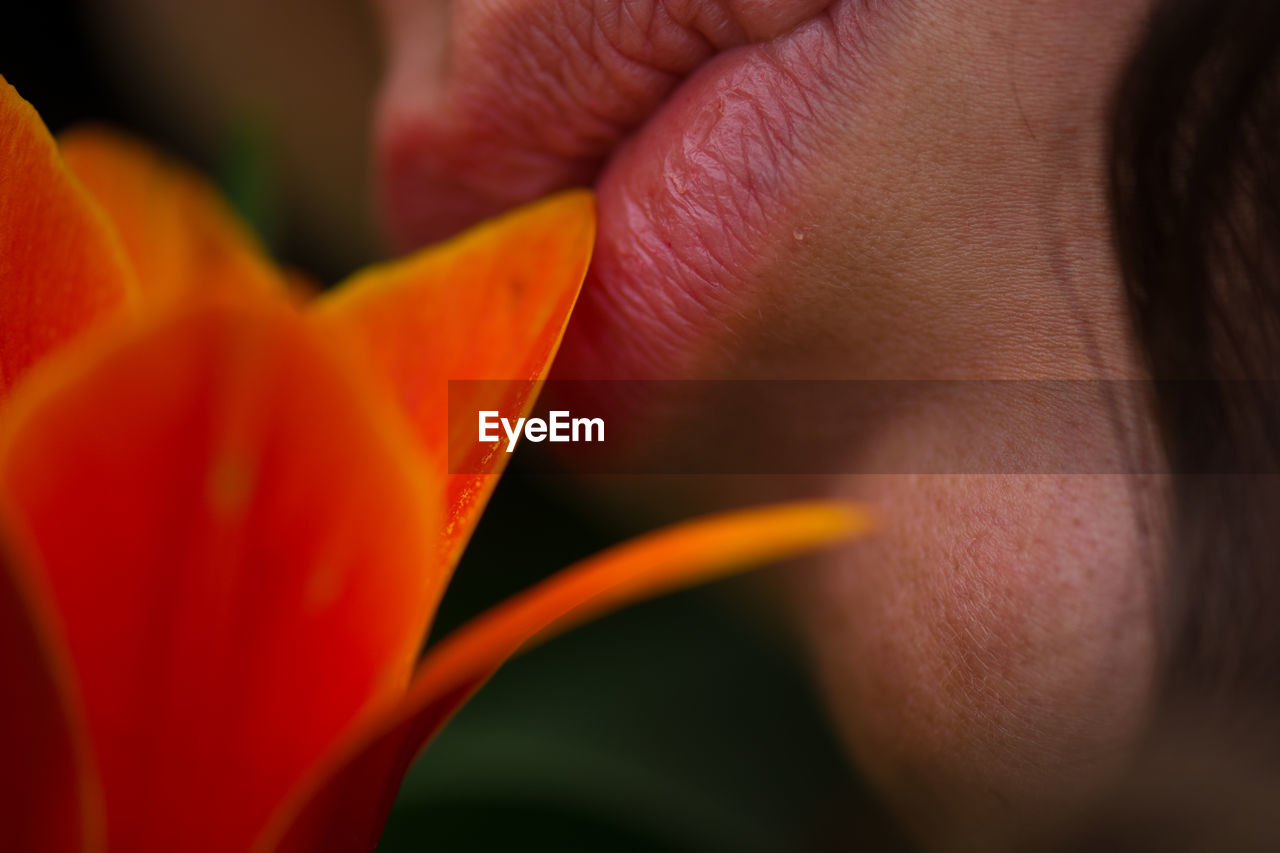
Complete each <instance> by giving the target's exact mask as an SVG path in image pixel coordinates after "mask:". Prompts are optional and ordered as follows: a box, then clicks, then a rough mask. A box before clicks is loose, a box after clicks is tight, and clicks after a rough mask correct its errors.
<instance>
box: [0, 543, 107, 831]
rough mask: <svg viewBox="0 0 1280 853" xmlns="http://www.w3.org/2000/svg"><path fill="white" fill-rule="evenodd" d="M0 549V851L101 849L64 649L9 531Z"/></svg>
mask: <svg viewBox="0 0 1280 853" xmlns="http://www.w3.org/2000/svg"><path fill="white" fill-rule="evenodd" d="M6 539H7V540H8V541H7V542H6V545H8V548H7V549H6V550H5V551H4V552H3V553H0V684H4V689H5V693H6V696H7V698H6V699H5V701H4V703H3V704H0V755H3V756H4V760H3V761H0V850H23V851H28V853H62V851H74V850H82V851H89V850H101V849H102V847H103V827H102V791H101V788H100V787H99V786H98V779H97V775H96V774H95V773H94V769H93V763H92V758H91V757H90V754H89V738H88V733H87V731H86V729H85V723H84V719H83V717H82V715H81V714H80V712H79V705H78V704H77V703H78V699H77V697H76V695H75V690H74V687H73V686H72V684H73V679H72V678H71V676H70V674H69V667H68V658H67V656H66V649H65V648H64V647H63V646H62V642H61V639H60V638H59V637H58V635H57V631H56V629H55V628H54V627H53V623H54V620H53V619H52V618H51V617H50V615H49V607H48V602H47V600H46V597H45V596H44V595H43V592H44V591H43V590H41V589H39V583H38V580H37V578H35V577H32V576H30V575H28V574H27V573H26V571H25V570H24V561H23V560H22V559H21V558H20V557H19V556H18V554H17V550H18V548H17V544H16V542H14V537H13V536H12V535H10V536H7V537H6Z"/></svg>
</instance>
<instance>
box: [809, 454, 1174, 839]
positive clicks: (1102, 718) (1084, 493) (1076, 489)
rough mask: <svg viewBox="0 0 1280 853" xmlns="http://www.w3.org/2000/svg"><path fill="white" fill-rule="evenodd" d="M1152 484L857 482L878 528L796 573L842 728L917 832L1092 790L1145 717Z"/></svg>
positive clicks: (1013, 826) (1127, 480) (931, 834)
mask: <svg viewBox="0 0 1280 853" xmlns="http://www.w3.org/2000/svg"><path fill="white" fill-rule="evenodd" d="M1150 489H1151V484H1149V483H1143V482H1142V481H1141V480H1140V479H1139V478H1137V477H1133V476H1127V475H1093V476H1065V475H1062V476H1059V475H1052V476H1050V475H1022V476H1014V475H972V476H966V477H953V476H942V475H935V476H929V477H908V476H895V477H882V478H861V479H850V480H849V481H847V483H846V491H847V492H849V493H852V494H853V495H855V496H856V497H857V498H858V499H861V500H869V501H871V502H872V503H873V504H874V505H876V506H877V507H878V508H880V511H881V512H882V514H883V517H884V519H885V528H884V530H883V531H882V533H881V534H880V535H879V536H877V537H876V538H875V539H873V540H871V541H869V542H867V543H865V544H860V545H858V546H857V547H856V548H851V549H848V550H846V551H844V552H841V553H839V554H837V555H835V556H833V557H832V558H831V559H829V561H828V562H827V563H826V564H824V565H820V566H817V567H815V568H814V569H813V570H811V571H809V572H807V573H797V574H796V575H795V576H793V578H792V579H791V583H792V584H793V586H794V591H795V592H796V593H797V595H796V597H795V600H796V602H797V605H798V615H799V617H800V620H801V622H802V624H803V625H804V628H805V630H806V631H807V634H808V638H809V640H810V642H811V644H812V647H813V649H814V651H815V657H816V660H817V664H818V670H819V674H820V677H821V681H822V683H823V685H824V687H825V690H826V692H827V695H828V699H829V705H830V707H831V711H832V714H833V717H834V720H835V723H836V726H837V729H838V730H839V732H840V734H841V735H842V737H843V738H844V740H845V741H846V743H847V745H848V746H849V748H850V750H851V752H852V753H853V754H854V755H855V756H856V758H857V759H858V760H859V763H860V765H861V766H862V767H863V769H864V771H865V772H866V773H867V774H868V776H869V777H870V778H871V780H872V781H873V783H875V785H876V786H877V788H878V789H879V790H880V791H881V792H882V793H883V794H884V795H885V797H886V798H887V800H888V802H889V803H890V805H891V806H892V807H893V808H894V810H895V811H897V812H898V813H899V814H900V816H901V817H902V818H903V820H904V822H905V823H906V825H907V826H908V828H910V829H911V830H912V831H914V832H917V833H919V834H921V835H922V836H923V837H924V838H926V839H929V840H931V841H934V842H941V843H942V846H952V845H956V846H965V845H966V844H977V845H981V846H982V847H985V846H987V845H993V844H1002V843H1007V842H1010V841H1012V840H1016V837H1017V835H1018V834H1019V833H1020V832H1022V831H1024V830H1026V829H1027V827H1029V826H1032V825H1035V824H1037V823H1038V822H1039V821H1042V820H1052V819H1053V818H1054V817H1055V816H1061V815H1062V814H1064V813H1066V811H1067V810H1069V809H1071V808H1073V807H1075V806H1078V805H1080V804H1081V803H1082V802H1083V801H1084V800H1085V799H1087V798H1088V797H1089V796H1090V795H1091V793H1093V792H1094V791H1096V789H1097V788H1098V786H1100V785H1102V784H1104V783H1105V782H1106V780H1107V779H1108V778H1109V776H1110V775H1111V774H1112V773H1113V772H1115V771H1116V770H1117V769H1118V766H1119V763H1120V762H1122V761H1123V760H1124V758H1125V756H1126V752H1127V750H1128V749H1129V748H1130V747H1132V746H1133V745H1134V742H1135V740H1136V738H1137V735H1138V732H1139V729H1140V727H1141V725H1142V721H1143V717H1144V710H1145V706H1146V701H1147V698H1148V691H1149V687H1150V684H1151V672H1152V666H1153V652H1152V624H1151V619H1152V616H1151V596H1150V592H1151V588H1152V585H1153V583H1154V582H1155V578H1153V572H1152V571H1151V570H1150V569H1149V568H1147V567H1148V566H1150V565H1154V564H1155V555H1153V554H1151V553H1150V552H1149V548H1148V546H1147V544H1146V537H1145V536H1144V535H1142V534H1140V533H1139V532H1138V531H1139V529H1140V528H1141V524H1140V523H1139V520H1140V518H1142V517H1143V516H1145V515H1146V514H1147V510H1145V509H1143V508H1142V503H1143V502H1144V501H1145V500H1146V498H1144V497H1143V495H1145V494H1148V493H1149V491H1150Z"/></svg>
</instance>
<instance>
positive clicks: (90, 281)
mask: <svg viewBox="0 0 1280 853" xmlns="http://www.w3.org/2000/svg"><path fill="white" fill-rule="evenodd" d="M135 290H136V287H135V285H134V282H133V275H132V272H131V271H130V269H129V264H128V261H127V260H126V259H125V256H124V252H123V249H122V248H121V246H120V241H119V239H118V238H117V236H116V235H115V233H114V232H113V231H112V230H111V226H110V224H109V223H108V222H107V220H106V218H105V217H104V216H103V215H102V211H101V210H100V209H99V208H98V207H97V205H96V204H94V202H93V200H92V199H91V198H90V197H89V195H88V194H87V193H86V192H85V191H84V189H83V187H81V186H80V184H79V182H78V181H76V179H75V178H74V177H73V176H72V174H71V173H70V172H69V171H68V170H67V168H66V165H65V164H64V163H63V162H62V159H61V158H60V157H59V156H58V149H57V146H56V145H55V144H54V142H53V137H51V136H50V135H49V131H48V130H46V129H45V126H44V122H42V121H40V116H38V115H37V114H36V111H35V110H34V109H32V108H31V105H30V104H28V103H27V102H26V101H24V100H23V99H22V97H21V96H20V95H19V94H18V93H17V91H16V90H15V89H14V88H13V87H12V86H10V85H9V84H8V82H6V81H5V80H4V78H3V77H0V398H2V397H4V396H6V395H7V394H8V392H9V390H10V389H11V388H13V386H14V384H15V383H16V382H17V381H18V379H19V378H21V376H22V375H23V374H24V373H26V371H27V369H28V368H30V367H31V366H32V365H33V364H34V363H35V362H36V361H38V360H39V359H40V358H42V357H43V356H44V355H46V354H47V353H49V352H51V351H52V350H54V349H55V348H57V347H59V346H61V345H62V344H64V343H66V342H67V341H68V340H70V339H72V338H74V337H76V336H77V335H78V334H79V333H80V332H82V331H84V330H85V329H87V328H90V327H92V326H94V325H96V324H99V323H100V322H102V321H103V320H104V319H106V318H107V317H109V316H111V315H113V314H114V313H116V312H117V311H118V310H120V309H121V307H122V306H123V305H126V304H127V303H129V302H130V301H132V299H133V298H134V296H135Z"/></svg>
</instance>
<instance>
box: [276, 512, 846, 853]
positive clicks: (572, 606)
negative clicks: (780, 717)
mask: <svg viewBox="0 0 1280 853" xmlns="http://www.w3.org/2000/svg"><path fill="white" fill-rule="evenodd" d="M869 527H870V523H869V521H868V517H867V516H866V515H865V514H864V513H863V512H862V511H861V510H860V509H858V508H856V507H852V506H848V505H839V504H829V503H809V504H791V505H782V506H777V507H772V508H764V509H754V510H747V511H741V512H735V513H726V514H723V515H720V516H715V517H711V518H706V519H702V520H699V521H694V522H687V523H685V524H681V525H678V526H676V527H672V528H668V529H667V530H663V531H660V532H658V533H655V534H651V535H649V536H646V537H643V538H640V539H637V540H634V541H632V542H629V543H626V544H624V545H621V546H618V547H616V548H613V549H611V550H609V551H606V552H604V553H602V554H599V555H597V556H595V557H592V558H590V559H588V560H586V561H584V562H582V563H580V564H578V565H577V566H575V567H572V568H569V569H566V570H565V571H563V572H561V573H560V574H558V575H556V576H554V577H552V578H550V579H549V580H547V581H544V582H542V583H541V584H538V585H537V586H535V587H533V588H531V589H529V590H527V591H525V592H524V593H522V594H520V595H518V596H516V597H515V598H512V599H510V600H508V601H507V602H505V603H504V604H501V605H499V606H498V607H496V608H494V609H493V610H490V611H489V612H487V613H485V614H483V615H482V616H480V617H479V618H477V619H476V620H475V621H473V622H471V623H470V624H469V625H467V626H465V627H463V628H462V629H460V630H459V631H457V632H456V633H454V634H452V635H451V636H449V637H448V638H446V639H445V640H444V641H443V642H441V643H440V644H439V645H438V646H436V647H435V648H434V649H433V650H431V651H430V652H429V653H428V654H427V656H426V658H425V659H424V660H423V662H422V664H421V665H420V666H419V668H418V673H417V675H416V676H415V677H414V681H413V685H412V686H411V687H410V689H409V693H408V695H407V696H406V697H405V699H404V701H402V702H401V703H400V704H399V705H398V706H395V707H393V708H391V709H389V710H388V711H387V712H386V713H385V714H383V715H381V716H379V717H375V718H372V720H371V722H370V724H369V725H367V726H365V727H364V728H363V729H358V730H355V731H354V732H353V734H352V735H351V736H350V737H349V738H348V740H347V742H346V743H344V744H343V745H342V746H341V747H339V748H338V749H337V750H335V751H334V752H333V753H332V754H331V756H330V757H329V759H328V761H327V762H326V764H327V766H326V767H324V768H323V769H322V770H321V771H320V772H319V773H317V774H316V776H315V777H314V778H310V779H308V780H307V782H306V784H305V785H304V786H303V787H302V788H300V789H298V790H296V791H295V792H294V793H293V794H292V795H291V796H290V798H289V801H288V802H287V803H286V806H285V808H284V809H283V810H282V811H281V812H280V813H278V814H277V816H276V817H275V818H274V819H273V821H272V830H271V831H270V832H269V833H268V834H267V835H266V836H264V837H263V839H262V840H261V841H260V843H259V845H257V847H256V848H255V849H258V850H260V851H270V850H279V851H297V853H302V851H328V850H332V851H340V850H364V849H367V850H372V849H373V845H374V842H375V841H376V839H377V836H378V833H379V831H380V829H381V826H382V823H383V822H384V821H385V819H386V815H387V812H388V810H389V809H390V808H391V802H392V800H393V799H394V797H395V794H396V789H397V787H398V786H399V782H400V779H401V778H402V777H403V775H404V772H405V770H406V769H407V768H408V766H409V764H410V762H411V761H412V760H413V757H414V755H415V754H416V753H417V752H418V750H419V749H420V748H421V747H422V746H423V745H424V744H425V743H426V742H427V741H428V740H429V739H430V738H431V737H432V736H433V735H434V734H435V733H436V732H437V731H438V730H439V729H440V727H441V726H442V725H443V724H444V723H445V722H446V721H447V720H448V719H449V717H450V716H451V715H452V713H453V712H454V711H455V710H456V709H457V708H458V707H459V706H460V705H461V704H462V703H463V702H465V701H466V700H467V698H468V697H469V696H470V695H471V694H472V693H473V692H474V691H475V690H476V689H477V688H478V687H479V686H480V685H482V684H483V683H484V682H485V681H486V680H487V679H488V678H489V676H491V675H492V674H493V672H494V671H495V670H496V669H497V668H498V667H499V666H500V665H501V664H502V663H503V662H504V661H505V660H506V659H507V658H509V657H510V656H511V655H512V654H514V653H515V652H516V651H517V650H519V649H520V648H522V647H524V646H526V645H528V644H529V643H530V642H531V641H534V640H540V639H544V638H546V637H548V636H550V635H552V634H554V633H557V632H560V631H563V630H565V629H567V628H570V627H572V626H574V625H577V624H579V623H581V622H583V621H585V620H588V619H591V618H594V617H596V616H599V615H600V614H602V613H604V612H606V611H609V610H613V609H616V608H618V607H621V606H622V605H624V604H627V603H630V602H633V601H637V600H639V599H642V598H649V597H652V596H654V595H658V594H660V593H663V592H668V591H670V590H673V589H677V588H681V587H685V586H690V585H692V584H696V583H700V582H703V581H707V580H711V579H714V578H716V577H720V576H723V575H726V574H730V573H732V572H736V571H739V570H741V569H743V568H744V567H747V566H750V565H756V564H759V563H763V562H768V561H770V560H776V559H779V558H781V557H785V556H790V555H794V554H796V553H798V552H801V551H805V550H809V549H811V548H814V547H817V546H820V545H824V544H828V543H830V542H833V541H836V540H838V539H843V538H846V537H849V536H852V535H854V534H858V533H862V532H865V531H867V530H868V529H869Z"/></svg>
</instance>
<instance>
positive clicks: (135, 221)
mask: <svg viewBox="0 0 1280 853" xmlns="http://www.w3.org/2000/svg"><path fill="white" fill-rule="evenodd" d="M58 145H59V148H60V149H61V151H62V157H63V159H64V160H65V161H66V163H67V165H68V166H69V167H70V169H71V171H72V172H74V173H75V175H76V177H78V178H79V179H80V181H81V182H82V183H83V184H84V186H85V187H86V188H87V189H88V190H89V192H90V194H92V195H93V197H94V198H95V199H97V201H98V203H99V204H100V205H102V208H103V210H105V211H106V213H107V216H108V217H110V219H111V221H112V223H113V224H114V225H115V227H116V230H117V231H118V232H119V234H120V238H121V240H122V242H123V244H124V248H125V251H126V252H127V253H128V255H129V260H130V262H131V263H132V265H133V269H134V271H135V272H136V274H137V277H138V283H139V285H140V286H141V289H142V295H143V297H144V298H145V299H147V300H148V301H149V302H153V303H163V302H165V301H166V300H172V299H174V298H177V297H179V296H182V295H184V294H191V293H193V292H194V293H209V292H211V291H216V290H219V289H228V290H246V291H249V292H258V293H268V292H284V290H285V287H284V285H283V283H282V281H281V276H280V274H279V273H278V272H277V271H276V269H275V267H274V265H273V264H272V263H271V262H270V261H269V260H268V259H267V256H266V252H265V250H264V249H263V248H262V246H261V244H260V243H259V242H258V240H257V238H256V237H255V236H254V235H253V233H252V232H251V231H250V230H249V228H248V227H247V226H246V225H244V223H242V222H241V221H240V220H239V218H238V217H237V216H236V214H235V213H234V212H233V211H232V210H231V208H230V207H229V206H228V205H227V203H226V202H225V201H224V200H223V199H222V197H221V196H220V195H219V193H218V191H217V190H216V189H215V188H214V187H213V186H212V185H211V184H210V183H209V182H208V181H206V180H205V179H204V178H203V177H201V176H200V175H198V174H196V173H195V172H194V171H192V170H190V169H187V168H185V167H183V166H180V165H178V164H177V163H175V162H173V161H170V160H167V159H165V158H163V157H161V156H160V155H159V154H157V153H156V152H155V151H153V150H152V149H151V148H149V147H148V146H146V145H144V144H143V143H141V142H138V141H136V140H134V139H130V138H129V137H127V136H125V135H123V134H119V133H115V132H112V131H110V130H107V129H105V128H98V127H81V128H76V129H74V130H71V131H69V132H67V133H63V134H62V135H61V136H60V137H59V140H58Z"/></svg>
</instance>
